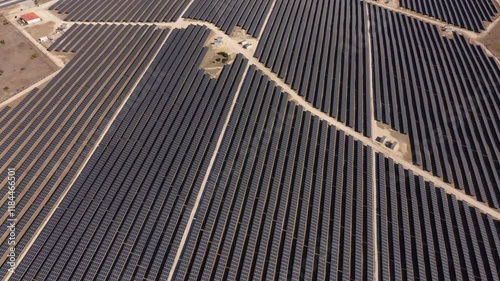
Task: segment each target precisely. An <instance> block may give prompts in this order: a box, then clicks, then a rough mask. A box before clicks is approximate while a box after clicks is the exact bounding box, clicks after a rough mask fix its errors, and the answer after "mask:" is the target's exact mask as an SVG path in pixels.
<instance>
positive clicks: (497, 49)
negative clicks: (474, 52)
mask: <svg viewBox="0 0 500 281" xmlns="http://www.w3.org/2000/svg"><path fill="white" fill-rule="evenodd" d="M480 41H481V42H482V43H483V44H484V45H485V46H486V48H488V50H490V51H491V52H492V53H493V55H495V56H496V57H497V58H498V59H500V22H497V23H496V24H495V26H494V27H493V28H492V29H491V30H490V31H489V32H488V33H487V34H485V36H484V37H483V38H482V39H481V40H480Z"/></svg>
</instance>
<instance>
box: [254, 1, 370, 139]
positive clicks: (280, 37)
mask: <svg viewBox="0 0 500 281" xmlns="http://www.w3.org/2000/svg"><path fill="white" fill-rule="evenodd" d="M365 13H366V11H365V4H364V3H363V2H361V1H344V0H333V1H332V0H313V1H288V0H276V4H275V6H274V8H273V10H272V12H271V16H270V18H269V21H268V23H267V25H266V27H265V29H264V32H263V35H262V38H261V39H260V40H259V44H258V46H257V49H256V52H255V57H257V58H258V59H259V60H260V61H261V62H262V63H264V64H265V65H266V67H268V68H270V69H271V70H272V71H273V72H274V73H276V74H277V75H278V76H279V77H280V78H283V79H284V80H285V82H286V83H287V84H290V85H291V87H292V88H293V89H294V90H297V92H298V93H299V94H300V95H301V96H304V98H305V99H306V100H307V101H308V102H309V103H311V104H312V105H313V106H314V107H316V108H318V109H321V110H322V111H324V112H326V113H328V114H329V115H331V116H332V117H334V118H336V119H338V120H339V121H341V122H344V123H345V124H347V125H348V126H350V127H352V128H354V129H355V130H356V131H358V132H363V133H364V134H365V135H366V136H371V120H370V118H371V111H370V103H371V99H370V95H369V77H370V75H369V73H368V71H369V68H368V53H367V52H366V51H365V48H366V47H367V32H366V26H365V22H366V16H365Z"/></svg>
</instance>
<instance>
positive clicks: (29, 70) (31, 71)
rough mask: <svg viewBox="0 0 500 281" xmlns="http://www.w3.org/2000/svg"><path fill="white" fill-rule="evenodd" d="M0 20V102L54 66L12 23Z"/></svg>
mask: <svg viewBox="0 0 500 281" xmlns="http://www.w3.org/2000/svg"><path fill="white" fill-rule="evenodd" d="M3 20H4V18H3V17H0V61H1V62H2V63H1V64H0V73H1V75H0V102H2V101H4V100H6V99H8V98H9V97H11V96H12V95H14V94H16V93H18V92H20V91H22V90H23V89H25V88H27V87H28V86H30V85H32V84H34V83H36V82H38V81H40V80H42V79H43V78H44V77H46V76H48V75H49V74H51V73H53V72H54V71H56V70H57V69H58V67H57V66H56V65H54V63H52V62H51V61H50V60H49V59H48V58H47V57H46V56H45V55H44V54H43V53H41V52H40V51H39V50H38V48H36V47H35V46H34V45H33V44H32V43H31V42H30V41H29V40H27V39H26V38H25V37H24V36H23V35H22V34H21V33H20V32H19V31H18V30H17V29H15V28H14V27H13V26H12V24H10V23H8V24H4V21H3ZM2 40H3V41H2ZM2 42H3V43H2Z"/></svg>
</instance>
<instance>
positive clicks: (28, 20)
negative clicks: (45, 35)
mask: <svg viewBox="0 0 500 281" xmlns="http://www.w3.org/2000/svg"><path fill="white" fill-rule="evenodd" d="M20 18H21V20H22V21H23V22H24V23H25V24H34V23H37V22H41V21H42V19H41V18H40V17H39V16H38V15H37V14H35V13H33V12H31V13H27V14H24V15H21V16H20Z"/></svg>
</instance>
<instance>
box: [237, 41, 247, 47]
mask: <svg viewBox="0 0 500 281" xmlns="http://www.w3.org/2000/svg"><path fill="white" fill-rule="evenodd" d="M239 44H240V45H243V46H245V45H246V44H248V42H247V40H243V41H240V43H239Z"/></svg>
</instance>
